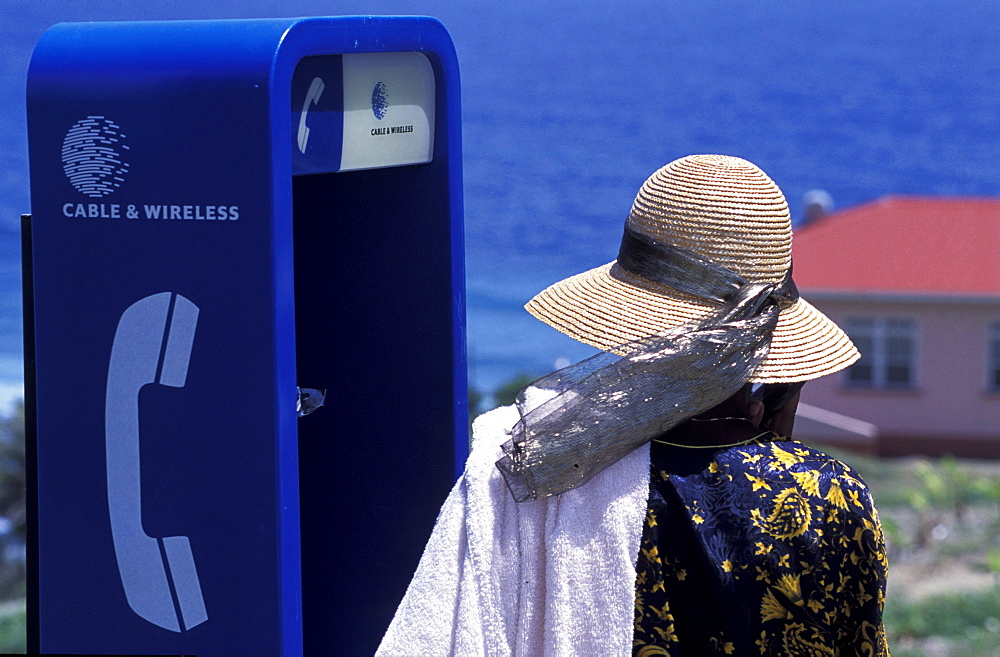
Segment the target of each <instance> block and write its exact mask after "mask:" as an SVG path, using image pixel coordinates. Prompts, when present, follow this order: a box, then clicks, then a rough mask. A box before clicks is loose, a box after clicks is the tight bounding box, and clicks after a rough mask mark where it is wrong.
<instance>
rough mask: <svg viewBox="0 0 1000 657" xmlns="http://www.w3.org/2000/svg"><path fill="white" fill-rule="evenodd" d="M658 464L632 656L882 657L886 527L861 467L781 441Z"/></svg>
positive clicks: (655, 449)
mask: <svg viewBox="0 0 1000 657" xmlns="http://www.w3.org/2000/svg"><path fill="white" fill-rule="evenodd" d="M650 460H651V468H652V471H651V477H650V489H649V493H650V495H649V509H648V511H647V515H646V523H645V526H644V528H643V535H642V544H641V547H640V553H639V559H638V563H637V566H636V570H637V580H636V598H635V632H634V645H633V655H638V656H641V657H647V656H651V655H669V656H670V657H682V656H683V657H702V656H706V655H796V656H806V657H820V656H826V655H831V656H832V655H865V656H868V655H871V656H883V655H884V656H888V654H889V651H888V648H887V647H886V642H885V630H884V627H883V625H882V606H883V602H884V600H885V583H886V568H887V562H886V556H885V547H884V543H883V539H882V528H881V525H880V524H879V519H878V513H877V512H876V510H875V506H874V504H873V503H872V499H871V495H870V493H869V491H868V487H867V486H866V485H865V483H864V482H863V481H862V480H861V478H860V477H859V476H858V474H857V473H856V472H855V471H854V470H852V469H851V468H850V467H849V466H847V465H845V464H844V463H841V462H840V461H836V460H834V459H832V458H831V457H829V456H827V455H826V454H824V453H822V452H820V451H817V450H815V449H812V448H810V447H806V446H805V445H803V444H802V443H800V442H798V441H795V440H787V439H783V438H781V437H780V436H777V435H774V434H768V435H767V436H765V437H764V438H762V439H759V440H758V441H757V442H753V443H750V444H746V445H741V446H738V447H730V448H722V449H692V448H680V447H672V446H669V445H664V444H661V443H655V442H654V443H653V444H652V445H651V449H650Z"/></svg>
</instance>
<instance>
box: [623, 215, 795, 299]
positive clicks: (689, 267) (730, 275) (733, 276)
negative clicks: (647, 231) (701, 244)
mask: <svg viewBox="0 0 1000 657" xmlns="http://www.w3.org/2000/svg"><path fill="white" fill-rule="evenodd" d="M618 265H619V266H620V267H622V268H623V269H625V270H627V271H630V272H632V273H633V274H638V275H639V276H642V277H643V278H648V279H649V280H651V281H654V282H656V283H661V284H663V285H667V286H669V287H672V288H674V289H675V290H678V291H679V292H683V293H685V294H690V295H691V296H693V297H698V298H700V299H704V300H706V301H715V302H716V303H724V302H725V301H726V300H727V299H729V298H731V297H732V296H733V295H734V294H736V293H737V292H738V291H739V290H740V288H741V287H743V286H744V285H746V284H747V280H746V279H745V278H743V277H742V276H740V275H739V274H737V273H736V272H734V271H732V270H731V269H727V268H726V267H723V266H722V265H719V264H717V263H715V262H712V261H711V260H709V259H708V258H705V257H704V256H701V255H698V254H697V253H695V252H694V251H689V250H688V249H684V248H681V247H679V246H674V245H673V244H669V243H667V242H661V241H658V240H655V239H653V238H652V237H649V236H648V235H643V234H642V233H638V232H636V231H634V230H632V229H631V228H630V227H629V226H628V224H627V223H626V224H625V234H624V235H622V243H621V247H620V248H619V250H618ZM798 299H799V291H798V288H796V287H795V283H794V282H793V281H792V270H791V268H789V269H788V272H786V274H785V277H784V279H783V280H781V281H780V282H779V283H778V284H777V286H776V287H775V289H774V290H773V291H772V293H771V300H772V301H774V303H776V304H777V305H778V306H779V307H780V308H787V307H788V306H791V305H792V304H793V303H795V302H796V301H798Z"/></svg>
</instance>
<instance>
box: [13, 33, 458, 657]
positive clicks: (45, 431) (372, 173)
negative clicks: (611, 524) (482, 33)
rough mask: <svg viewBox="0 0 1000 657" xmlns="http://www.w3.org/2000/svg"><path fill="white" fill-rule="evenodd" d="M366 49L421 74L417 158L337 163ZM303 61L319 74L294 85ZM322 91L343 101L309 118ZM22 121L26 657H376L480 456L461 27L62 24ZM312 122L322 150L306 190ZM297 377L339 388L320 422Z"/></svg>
mask: <svg viewBox="0 0 1000 657" xmlns="http://www.w3.org/2000/svg"><path fill="white" fill-rule="evenodd" d="M372 52H420V53H423V54H424V55H425V56H426V58H427V61H428V62H429V63H430V65H431V69H432V70H433V77H434V85H435V86H434V94H435V104H436V108H437V110H436V113H435V120H434V138H433V139H434V141H433V158H432V159H431V161H430V162H429V163H426V164H417V165H407V166H399V167H390V168H381V169H368V170H360V171H342V172H338V171H337V170H338V169H339V168H340V167H339V161H337V157H336V153H337V149H338V148H339V146H338V145H337V143H336V139H337V135H338V132H337V130H338V128H337V126H338V125H339V124H338V123H337V121H338V120H339V119H338V110H337V109H336V102H337V93H338V92H337V91H336V88H337V87H336V84H337V81H336V79H335V78H336V75H337V74H336V72H335V71H334V70H333V69H331V68H330V66H334V68H336V66H337V62H338V61H339V57H338V56H339V55H355V54H358V53H372ZM306 58H313V59H311V60H310V61H311V62H313V63H315V62H325V64H324V66H326V68H323V69H322V71H320V72H319V73H316V72H315V71H309V70H305V69H303V70H304V71H305V72H303V71H300V73H299V75H300V77H304V79H306V82H299V81H295V82H294V83H293V74H294V73H295V71H296V67H297V66H298V65H299V64H300V62H302V60H304V59H306ZM317 77H321V78H323V79H324V81H325V83H326V84H325V87H326V89H327V91H323V92H322V93H324V94H325V99H326V102H329V103H333V105H330V106H328V107H327V109H326V115H325V116H324V117H322V118H323V120H325V121H327V122H328V123H327V124H323V123H322V121H321V120H320V117H319V115H318V113H317V114H316V115H315V119H313V118H312V117H310V122H309V124H308V126H306V123H305V122H304V121H303V117H302V115H301V112H302V108H303V107H310V106H315V107H316V108H317V109H318V108H319V107H320V105H319V103H318V102H313V103H312V105H310V99H309V97H308V94H309V93H310V90H311V92H312V93H313V95H314V96H316V95H317V94H318V93H319V87H320V86H322V85H319V84H318V83H316V84H313V82H314V80H315V79H316V78H317ZM376 91H381V93H382V95H381V96H380V95H379V94H378V93H376ZM372 97H373V98H375V99H376V100H379V103H375V102H374V101H373V110H372V111H375V112H376V113H378V112H382V113H384V112H385V107H384V106H383V105H381V104H382V103H384V98H385V97H386V92H385V90H373V96H372ZM387 97H388V98H389V102H391V98H392V91H391V89H390V90H389V91H388V96H387ZM340 102H341V104H342V103H343V99H342V98H341V99H340ZM376 105H378V106H376ZM297 108H298V109H297ZM28 123H29V126H28V127H29V143H30V160H31V162H30V163H31V177H32V215H33V217H32V220H31V233H32V235H31V238H32V245H31V260H32V262H31V265H32V266H33V299H28V300H27V301H28V302H29V303H31V304H32V306H31V309H32V310H33V317H34V326H33V331H30V332H28V333H27V334H28V335H31V334H32V333H33V335H34V343H33V344H32V345H31V348H32V349H33V350H34V353H35V368H34V371H33V377H28V380H29V381H30V380H31V379H32V378H33V379H34V381H35V388H34V391H33V392H34V395H31V394H29V395H28V398H29V399H31V398H32V397H34V398H35V399H36V400H37V401H36V405H35V409H34V418H35V420H36V424H37V436H36V442H35V444H36V450H35V454H34V462H35V464H36V469H35V472H34V475H35V477H36V481H37V490H36V491H35V493H36V495H35V496H34V499H35V500H36V501H35V507H36V508H35V509H34V510H35V518H36V523H37V524H36V527H35V530H36V531H35V532H34V533H35V535H36V536H37V540H36V541H35V544H34V545H33V546H32V547H31V550H32V556H33V557H35V558H36V559H37V561H36V563H37V570H36V571H35V577H34V579H35V581H33V582H31V583H30V587H31V600H30V603H29V604H30V605H31V606H32V609H33V611H32V613H31V615H30V622H29V624H30V625H31V627H30V628H29V632H30V633H31V635H32V636H31V642H32V643H33V644H34V645H32V646H30V647H34V648H36V649H40V650H41V651H42V652H65V653H142V654H156V653H165V654H199V655H206V654H234V653H236V654H283V655H294V654H302V653H305V654H361V653H370V652H371V651H372V650H373V649H374V647H375V645H376V644H377V641H378V638H379V637H380V636H381V633H382V631H383V630H384V629H385V626H386V625H387V623H388V621H389V619H390V618H391V614H392V611H393V610H394V608H395V605H396V604H397V603H398V601H399V599H400V597H401V595H402V592H403V590H404V588H405V585H406V583H407V581H408V579H409V577H410V575H411V574H412V571H413V568H414V567H415V565H416V561H417V559H418V557H419V554H420V549H421V547H422V545H423V543H424V541H425V540H426V538H427V536H428V535H429V532H430V529H431V525H432V524H433V520H434V516H435V513H436V510H437V508H438V506H439V505H440V503H441V501H442V500H443V498H444V495H445V494H446V493H447V490H448V488H449V487H450V486H451V484H452V482H453V480H454V477H455V475H456V473H457V472H459V471H460V469H461V466H462V463H463V462H464V459H465V456H466V453H467V418H466V410H465V396H466V379H465V355H464V337H465V333H464V322H465V306H464V279H463V244H462V194H461V142H460V114H459V83H458V67H457V61H456V57H455V53H454V49H453V46H452V44H451V41H450V38H449V36H448V34H447V32H446V31H445V29H444V28H443V27H442V26H441V25H440V24H439V23H438V22H436V21H434V20H433V19H426V18H413V17H406V18H400V17H384V18H378V17H339V18H309V19H276V20H248V21H198V22H157V23H105V24H101V23H92V24H63V25H58V26H55V27H53V28H52V29H50V30H49V31H48V32H46V33H45V35H43V37H42V38H41V40H40V41H39V44H38V46H37V48H36V51H35V54H34V57H33V60H32V64H31V69H30V72H29V79H28ZM303 127H309V128H310V129H312V130H316V131H318V132H315V133H313V136H312V137H309V143H311V144H319V143H320V139H319V135H323V134H326V135H327V138H326V141H324V142H323V143H324V144H325V146H324V148H325V149H326V151H325V154H322V153H321V154H319V155H317V157H315V158H313V160H312V161H311V162H310V163H309V164H308V166H307V167H306V168H305V169H302V168H301V167H300V168H298V169H295V170H294V172H304V171H309V172H311V175H301V176H293V156H294V157H300V156H302V155H304V154H305V153H306V152H307V151H308V148H306V147H303V142H304V141H305V140H303V139H302V138H301V135H303V134H304V133H303V131H302V129H303ZM331 140H332V141H331ZM318 147H319V146H315V148H318ZM296 148H298V150H296ZM308 152H309V153H313V151H308ZM296 153H298V155H295V154H296ZM326 163H329V164H326ZM31 287H32V286H29V288H31ZM30 316H31V315H30V314H29V317H30ZM299 385H302V386H309V387H316V388H327V389H328V390H329V395H328V397H327V404H326V407H324V408H322V409H320V410H319V411H317V412H316V413H314V414H313V415H310V416H308V417H303V418H299V417H297V414H296V406H295V402H296V386H299Z"/></svg>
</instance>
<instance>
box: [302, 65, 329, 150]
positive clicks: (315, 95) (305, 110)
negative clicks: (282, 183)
mask: <svg viewBox="0 0 1000 657" xmlns="http://www.w3.org/2000/svg"><path fill="white" fill-rule="evenodd" d="M325 88H326V85H324V84H323V79H322V78H313V81H312V84H310V85H309V91H308V92H307V93H306V100H305V102H304V103H302V116H301V117H300V118H299V152H300V153H302V154H305V152H306V146H307V145H308V144H309V126H307V125H306V116H308V115H309V110H310V109H311V106H312V105H318V104H319V97H320V96H322V95H323V89H325Z"/></svg>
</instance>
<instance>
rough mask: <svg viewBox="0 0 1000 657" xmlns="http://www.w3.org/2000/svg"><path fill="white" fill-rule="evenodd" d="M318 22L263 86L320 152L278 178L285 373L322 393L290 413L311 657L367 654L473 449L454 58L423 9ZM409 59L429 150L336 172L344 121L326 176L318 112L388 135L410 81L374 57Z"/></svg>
mask: <svg viewBox="0 0 1000 657" xmlns="http://www.w3.org/2000/svg"><path fill="white" fill-rule="evenodd" d="M318 20H321V19H318ZM316 27H318V25H317V24H311V23H310V21H304V22H303V23H302V24H299V25H297V26H296V27H295V29H293V30H290V31H289V34H288V35H287V36H286V39H285V41H284V42H283V44H282V49H283V50H282V53H281V54H282V55H283V57H279V58H278V68H277V69H276V73H275V79H276V82H275V85H274V87H275V89H282V88H289V89H290V90H291V95H290V97H289V98H288V99H287V101H285V100H279V101H276V103H275V105H276V107H280V106H282V105H283V104H284V106H285V107H288V108H289V112H288V115H283V114H280V113H278V112H275V115H274V116H275V124H274V128H273V129H274V130H275V140H278V139H280V138H284V139H286V140H288V143H289V149H288V150H289V152H290V153H291V154H292V155H294V156H295V158H298V159H302V158H303V156H309V155H311V154H312V152H313V150H312V149H313V148H318V149H319V150H318V152H319V153H320V155H319V156H317V157H318V159H317V160H310V164H309V166H313V167H314V168H313V170H312V171H310V172H309V173H307V174H297V175H295V176H294V177H290V178H289V181H290V183H291V191H292V193H291V197H292V204H293V213H292V217H293V219H292V237H291V239H292V243H293V244H292V250H293V253H294V256H293V258H292V261H293V264H294V271H293V275H294V280H295V294H294V297H295V344H296V362H295V365H296V372H297V378H298V382H299V384H300V385H303V386H316V387H321V388H326V389H327V390H328V394H327V401H326V406H325V407H324V408H321V409H319V410H318V411H316V412H315V413H314V414H312V415H309V416H308V417H303V418H301V419H300V420H299V423H298V430H299V450H300V474H299V484H300V493H301V495H300V497H301V523H300V524H301V536H302V568H303V640H304V646H305V649H306V652H307V653H309V652H320V651H322V650H324V649H328V647H329V646H332V645H336V646H338V647H340V649H341V650H343V651H344V652H345V653H354V654H369V653H371V652H373V651H374V649H375V647H376V646H377V645H378V640H379V639H380V638H381V635H382V633H383V632H384V631H385V629H386V627H387V626H388V623H389V621H390V620H391V617H392V613H393V612H394V610H395V606H396V605H397V604H398V602H399V600H400V599H401V598H402V595H403V592H404V590H405V586H406V584H407V583H408V581H409V579H410V577H411V576H412V574H413V571H414V570H415V567H416V564H417V561H418V559H419V557H420V554H421V552H422V548H423V545H424V543H425V542H426V539H427V537H428V536H429V535H430V531H431V528H432V527H433V523H434V520H435V518H436V515H437V511H438V509H439V507H440V505H441V503H442V502H443V501H444V498H445V497H446V495H447V492H448V490H449V489H450V487H451V485H452V484H453V483H454V480H455V477H456V472H458V471H460V469H461V467H462V465H463V464H464V461H465V458H466V456H467V454H468V424H467V422H468V419H467V413H466V411H465V406H466V394H467V391H466V386H467V382H466V363H465V351H464V346H465V307H464V275H463V273H464V251H463V243H462V235H463V226H462V195H461V140H460V111H459V109H460V106H459V80H458V67H457V60H456V57H455V53H454V47H453V46H452V44H451V40H450V37H449V36H448V34H447V32H446V31H445V30H444V28H443V27H442V26H441V25H440V23H438V22H437V21H434V20H432V19H420V18H399V19H389V18H385V19H380V18H371V17H369V18H366V19H363V20H361V22H360V24H359V25H356V24H347V23H346V22H345V23H343V24H338V25H330V26H328V27H327V29H324V30H322V39H323V40H322V42H320V41H318V40H313V39H314V36H318V34H319V33H320V32H319V31H317V32H313V31H312V30H313V28H316ZM338 53H339V54H338ZM421 61H423V62H424V64H423V65H424V66H428V68H429V70H430V71H431V72H432V75H433V78H432V80H433V85H434V86H433V105H434V107H435V108H436V111H435V112H434V121H433V125H432V126H431V128H432V130H433V142H432V144H431V145H432V155H431V157H430V158H429V161H423V162H420V163H417V164H404V165H394V164H386V165H385V166H380V167H376V168H360V169H350V170H348V169H345V168H344V167H345V166H350V162H351V161H352V157H354V156H353V154H352V153H351V152H350V149H351V146H350V142H351V139H352V135H351V132H350V131H351V130H352V125H353V124H352V123H351V122H350V121H349V120H348V119H344V120H343V123H338V124H337V125H336V130H335V131H334V134H332V135H331V136H330V140H331V141H334V143H335V145H336V146H337V147H339V149H338V148H334V149H333V150H334V151H337V152H335V153H334V154H333V156H332V164H331V165H330V166H329V167H328V168H327V169H325V170H324V169H323V167H322V165H321V164H318V162H321V161H322V157H323V155H322V154H323V153H324V151H323V150H322V146H323V144H324V142H323V141H322V140H323V139H324V137H323V135H324V134H326V133H324V132H323V130H324V124H323V123H322V119H323V117H322V116H316V117H315V119H314V116H313V114H314V113H316V112H320V111H322V110H323V109H324V107H330V105H327V104H326V103H336V102H340V103H342V104H343V105H344V108H345V112H346V111H348V109H353V110H355V111H356V112H357V114H360V115H363V116H362V117H361V118H360V119H358V121H360V122H359V123H358V124H357V125H358V126H361V127H359V128H358V130H363V132H361V134H360V136H359V137H358V135H353V137H358V139H359V142H360V143H362V144H365V143H374V145H375V146H373V147H372V148H373V149H374V148H376V147H377V146H379V145H381V144H385V143H387V142H390V141H391V140H392V139H393V136H394V135H393V133H392V129H393V128H394V127H400V126H402V128H403V129H404V130H405V129H407V128H409V127H411V124H412V123H413V122H414V121H413V120H411V119H412V116H411V115H407V114H404V111H403V109H402V108H399V107H397V106H396V105H394V104H393V102H394V100H395V102H399V99H400V98H401V97H402V95H404V94H405V93H407V92H406V91H405V90H404V87H405V85H400V84H398V81H397V80H396V77H398V76H396V75H393V73H392V71H388V70H385V68H384V67H385V66H389V68H392V66H410V65H415V66H420V65H421V64H420V63H419V62H421ZM386 62H391V65H388V64H386ZM372 67H373V68H372ZM358 71H362V72H366V73H364V74H365V75H367V74H370V75H374V77H363V76H362V79H360V80H359V79H356V78H355V77H353V76H356V75H361V74H359V73H357V72H358ZM373 71H374V72H373ZM397 73H398V72H397ZM278 80H280V81H278ZM317 80H319V82H317ZM286 81H292V83H291V84H288V83H287V82H286ZM341 81H342V82H341ZM352 86H354V87H357V88H358V89H360V90H361V92H363V94H362V96H361V98H360V100H358V99H355V100H352V97H351V87H352ZM317 89H322V92H321V96H320V98H319V101H318V102H313V101H314V100H315V99H316V91H317ZM379 94H382V96H380V95H379ZM380 98H386V99H388V100H387V101H385V102H386V104H385V106H383V107H379V106H378V100H379V99H380ZM359 107H360V109H358V108H359ZM306 112H308V113H309V115H308V116H305V117H304V116H303V115H304V114H305V113H306ZM379 114H381V115H382V116H381V118H380V117H379ZM407 116H410V118H405V117H407ZM417 120H418V119H417ZM303 125H305V126H307V127H308V128H309V129H310V132H309V134H308V140H307V141H306V143H303V140H302V139H301V137H302V136H303V132H302V126H303ZM289 126H290V127H291V129H289ZM383 126H384V127H383ZM340 130H342V132H340V133H337V131H340ZM418 130H419V127H418V128H414V131H418ZM401 134H403V135H404V136H409V135H410V134H411V133H405V132H404V133H401ZM341 135H342V137H341ZM338 138H340V140H339V141H336V140H337V139H338ZM303 146H305V148H303ZM341 156H343V157H341ZM364 156H365V157H373V156H372V154H371V153H365V154H364ZM403 157H406V155H404V156H403ZM297 166H298V165H297V164H293V165H292V171H293V172H295V171H296V167H297ZM278 169H280V167H278ZM276 243H277V240H276ZM387 551H388V552H387Z"/></svg>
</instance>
